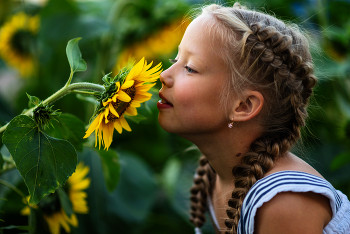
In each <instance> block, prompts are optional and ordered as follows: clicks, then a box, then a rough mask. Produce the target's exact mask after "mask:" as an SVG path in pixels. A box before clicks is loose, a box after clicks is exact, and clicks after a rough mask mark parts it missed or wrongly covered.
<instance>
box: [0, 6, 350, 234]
mask: <svg viewBox="0 0 350 234" xmlns="http://www.w3.org/2000/svg"><path fill="white" fill-rule="evenodd" d="M210 2H211V1H206V2H205V3H210ZM223 3H224V4H225V2H224V1H223ZM202 4H204V2H203V1H190V0H188V1H185V0H138V1H121V0H117V1H115V0H101V1H68V0H51V1H48V2H47V3H46V4H44V5H36V4H31V3H29V2H26V1H6V0H0V25H1V24H3V23H4V22H5V21H6V19H7V18H8V17H9V16H11V15H12V14H14V13H16V12H19V11H25V12H26V13H28V14H33V15H34V14H39V15H40V19H41V25H40V30H39V33H38V35H37V37H36V38H35V41H36V43H35V45H36V46H35V47H34V48H33V50H34V51H35V53H34V54H35V56H36V58H37V59H38V61H39V68H38V72H37V74H36V75H35V76H31V77H28V78H21V77H20V76H19V73H18V72H17V71H16V70H14V69H12V68H10V67H8V66H7V65H6V62H5V61H2V60H1V58H0V86H1V88H0V124H2V125H3V124H5V123H7V122H9V121H10V120H11V119H12V118H13V117H15V116H16V115H18V114H20V113H21V112H22V110H23V109H24V108H27V105H28V98H27V95H26V93H28V94H30V95H34V96H37V97H39V98H40V99H45V98H46V97H48V96H50V95H51V94H52V93H54V92H55V91H57V90H58V89H59V88H61V87H62V86H63V85H64V84H65V83H66V81H67V79H68V77H69V72H70V69H69V64H68V61H67V58H66V54H65V47H66V44H67V42H68V40H70V39H72V38H75V37H82V40H81V41H80V42H79V46H80V50H81V52H82V56H83V59H84V60H85V61H86V63H87V70H86V71H85V72H80V73H76V74H75V76H74V78H73V82H78V81H87V82H95V83H99V84H102V81H101V78H102V76H103V75H104V74H106V73H109V72H110V71H112V69H113V66H114V64H115V62H116V59H117V57H118V54H119V53H120V52H121V51H122V49H123V48H128V47H129V46H131V45H133V44H134V43H141V42H142V41H143V40H145V39H146V38H147V37H149V36H150V35H154V34H155V33H157V32H159V31H160V30H162V28H164V27H165V26H166V25H169V24H171V23H172V22H174V21H175V20H177V19H179V18H181V17H182V16H183V15H184V14H185V13H186V12H187V11H188V10H189V9H191V8H194V7H198V6H201V5H202ZM243 4H244V3H243ZM227 5H232V2H228V3H227ZM246 5H248V6H249V7H251V8H256V9H258V10H260V11H264V12H267V13H271V14H275V15H276V17H278V18H280V19H283V20H286V21H289V22H292V23H296V24H301V25H302V27H304V28H306V29H307V30H308V31H310V32H311V33H312V42H313V43H314V44H313V46H312V53H313V56H314V59H315V70H316V75H317V77H318V79H319V83H318V85H317V87H316V88H315V95H314V96H313V97H312V101H311V105H310V108H309V114H310V118H309V119H308V122H307V126H308V127H307V128H306V129H305V130H304V132H303V138H302V141H301V142H300V143H298V144H297V145H296V146H295V147H294V149H293V151H295V153H296V154H297V155H299V156H300V157H301V158H303V159H304V160H305V161H307V162H308V163H310V164H311V165H312V166H313V167H315V168H316V169H317V170H318V171H319V172H320V173H321V174H322V175H323V176H324V177H325V178H326V179H327V180H329V181H330V182H331V183H332V184H333V185H334V186H335V187H336V188H337V189H339V190H341V191H342V192H343V193H345V194H347V195H348V196H350V173H349V171H350V163H349V162H350V78H349V76H350V75H349V73H350V62H349V56H350V18H349V12H348V11H349V9H350V1H349V0H347V1H345V0H344V1H335V0H333V1H331V0H328V1H326V0H325V1H322V0H308V1H291V0H266V1H258V0H252V1H249V2H246ZM175 56H176V48H174V51H173V53H172V54H168V55H165V56H162V55H161V56H158V57H157V58H152V59H153V60H155V61H154V62H155V63H157V62H163V64H164V65H163V68H164V69H166V68H167V67H169V66H170V63H169V62H168V61H167V59H168V58H174V57H175ZM146 59H147V58H146ZM159 88H160V83H158V84H157V86H156V89H159ZM9 90H12V91H10V92H9ZM157 101H158V96H157V93H156V92H155V93H154V95H153V97H152V99H151V100H150V101H149V102H148V103H147V105H143V106H142V107H141V108H140V109H139V112H140V113H141V114H142V115H144V116H146V117H147V120H144V121H141V122H140V123H139V124H136V123H133V122H131V121H129V124H130V127H131V129H132V132H126V131H124V132H123V134H122V135H119V134H117V133H116V132H115V134H114V139H113V143H112V145H111V148H112V149H114V150H116V151H117V152H118V155H119V160H120V164H121V172H120V173H121V174H120V177H119V183H118V186H117V188H116V189H115V190H114V191H112V192H108V190H107V186H106V184H105V182H104V178H103V173H102V166H101V159H100V158H99V156H98V155H97V153H96V151H94V150H92V149H91V148H88V147H84V149H83V150H82V151H78V156H79V160H84V161H85V163H86V164H87V165H89V166H90V173H89V175H88V176H89V177H90V178H91V180H92V182H91V186H90V188H89V189H88V190H87V192H88V198H87V201H88V206H89V209H90V212H89V214H87V215H79V214H78V219H79V227H78V228H72V233H153V234H154V233H155V234H156V233H182V234H185V233H193V227H192V225H191V224H190V223H189V221H188V217H189V215H188V212H187V211H188V210H189V199H188V198H189V188H190V186H191V183H192V177H193V174H194V170H195V168H196V162H197V159H198V156H199V153H198V151H197V149H196V147H195V146H193V145H192V144H191V143H190V142H188V141H186V140H184V139H182V138H179V137H177V136H175V135H172V134H169V133H167V132H165V131H164V130H163V129H162V128H161V127H160V126H159V125H158V122H157V115H158V110H157V108H156V102H157ZM54 105H55V106H54V107H55V109H60V111H62V112H64V113H71V114H74V115H76V116H77V117H79V118H80V119H81V120H82V121H83V122H84V123H85V124H87V123H88V122H89V119H90V117H91V114H92V113H93V110H94V105H93V104H91V103H88V102H84V101H82V100H80V99H78V98H77V97H76V96H75V95H69V96H66V97H64V98H62V99H60V100H59V101H57V102H56V103H55V104H54ZM89 140H90V139H89ZM88 143H89V142H88ZM90 143H91V142H90ZM1 153H2V154H3V155H6V154H8V152H7V151H6V149H5V148H4V147H2V148H1ZM0 178H1V179H3V180H6V181H8V182H10V183H12V184H13V185H15V186H17V187H18V188H19V189H21V191H22V192H23V193H25V194H28V191H27V189H26V187H25V185H24V182H23V180H22V178H21V176H20V175H19V173H18V171H17V170H11V171H8V172H6V173H3V174H1V175H0ZM23 207H24V204H23V203H22V201H21V197H20V196H19V195H18V194H16V193H14V192H13V191H11V190H9V189H8V188H6V187H4V186H2V185H0V211H1V212H0V219H1V220H4V222H2V221H0V227H4V226H10V225H27V223H28V221H27V217H26V216H21V215H20V214H19V211H20V210H21V209H22V208H23ZM38 217H40V215H39V216H38ZM208 223H209V222H208ZM38 225H41V227H44V223H43V221H40V220H38ZM204 229H205V232H207V233H212V228H211V225H209V224H208V225H206V226H205V228H204ZM44 230H45V229H44V228H39V230H38V233H45V231H44ZM61 231H62V232H61V233H64V231H63V229H62V230H61ZM23 232H24V231H20V230H17V229H12V230H4V233H23ZM0 233H1V230H0Z"/></svg>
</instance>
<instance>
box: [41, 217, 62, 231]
mask: <svg viewBox="0 0 350 234" xmlns="http://www.w3.org/2000/svg"><path fill="white" fill-rule="evenodd" d="M44 218H45V220H46V222H47V224H48V226H49V229H50V232H51V234H59V233H60V224H59V222H58V219H59V218H60V217H59V216H58V214H52V215H51V216H47V215H44Z"/></svg>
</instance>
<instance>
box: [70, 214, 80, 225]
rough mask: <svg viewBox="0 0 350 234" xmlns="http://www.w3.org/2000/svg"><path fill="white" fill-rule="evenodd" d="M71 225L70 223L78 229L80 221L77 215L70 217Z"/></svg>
mask: <svg viewBox="0 0 350 234" xmlns="http://www.w3.org/2000/svg"><path fill="white" fill-rule="evenodd" d="M69 223H70V224H71V225H72V226H73V227H78V219H77V216H76V215H75V214H72V215H71V216H70V219H69Z"/></svg>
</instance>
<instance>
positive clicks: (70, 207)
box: [21, 162, 90, 234]
mask: <svg viewBox="0 0 350 234" xmlns="http://www.w3.org/2000/svg"><path fill="white" fill-rule="evenodd" d="M89 171H90V168H89V167H88V166H85V165H84V163H83V162H80V163H79V164H78V166H77V168H76V170H75V172H74V173H73V174H72V175H71V176H70V177H69V179H68V180H67V183H66V184H65V185H64V186H63V188H61V189H60V190H59V191H56V192H54V193H51V194H49V195H47V196H46V197H44V199H43V200H41V201H40V202H39V204H38V205H36V206H34V207H32V208H33V209H40V211H41V212H42V214H43V218H44V220H45V221H46V223H47V225H48V228H49V231H50V233H51V234H59V233H61V227H62V228H63V229H64V230H65V232H67V233H70V232H71V228H70V225H71V226H73V227H78V225H79V222H78V219H77V216H76V214H87V213H88V212H89V207H88V205H87V202H86V198H87V193H86V192H85V191H84V190H86V189H87V188H88V187H89V186H90V178H87V177H86V176H87V174H88V173H89ZM67 194H68V197H67ZM27 201H29V197H28V198H27ZM67 213H68V214H67ZM21 214H22V215H30V208H29V206H26V207H25V208H23V209H22V210H21Z"/></svg>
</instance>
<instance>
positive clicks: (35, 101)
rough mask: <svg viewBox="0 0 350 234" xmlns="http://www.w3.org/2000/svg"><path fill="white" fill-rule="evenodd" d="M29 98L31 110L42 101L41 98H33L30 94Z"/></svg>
mask: <svg viewBox="0 0 350 234" xmlns="http://www.w3.org/2000/svg"><path fill="white" fill-rule="evenodd" d="M27 97H28V98H29V101H28V107H29V109H30V108H33V107H36V106H38V105H39V104H40V102H41V100H40V99H39V98H37V97H35V96H31V95H29V94H28V93H27Z"/></svg>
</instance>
